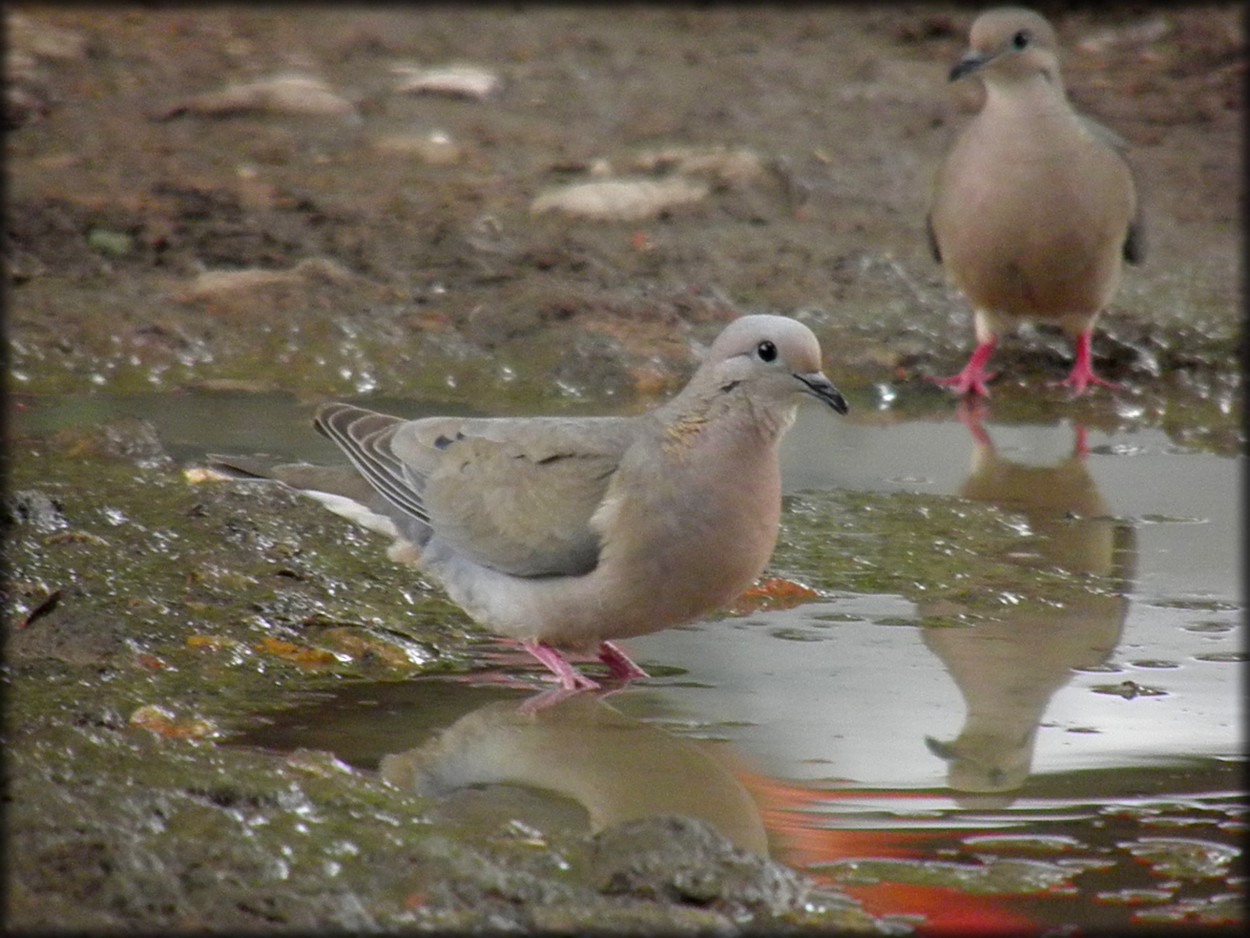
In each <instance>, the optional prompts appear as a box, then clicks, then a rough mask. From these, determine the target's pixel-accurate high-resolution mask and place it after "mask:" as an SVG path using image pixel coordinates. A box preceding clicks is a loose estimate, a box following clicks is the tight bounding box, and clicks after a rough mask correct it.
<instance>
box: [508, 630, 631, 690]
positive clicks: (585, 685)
mask: <svg viewBox="0 0 1250 938" xmlns="http://www.w3.org/2000/svg"><path fill="white" fill-rule="evenodd" d="M521 647H522V648H524V649H525V650H526V651H528V652H529V653H530V654H531V655H533V656H534V657H535V658H537V659H538V660H539V661H541V662H542V663H543V664H544V665H545V666H546V667H547V668H549V669H550V670H551V672H552V673H553V674H555V676H556V677H557V678H559V679H560V687H561V688H563V689H564V690H570V691H578V690H597V689H598V687H599V685H598V684H596V683H595V682H594V681H592V680H591V679H590V678H588V677H586V676H585V675H584V674H581V673H579V672H578V670H577V669H576V668H574V667H573V666H572V665H571V664H569V663H568V662H567V661H565V660H564V656H563V655H561V654H560V653H559V652H558V651H556V650H555V649H554V648H552V647H551V646H550V645H548V644H547V643H546V642H521ZM626 660H628V659H626Z"/></svg>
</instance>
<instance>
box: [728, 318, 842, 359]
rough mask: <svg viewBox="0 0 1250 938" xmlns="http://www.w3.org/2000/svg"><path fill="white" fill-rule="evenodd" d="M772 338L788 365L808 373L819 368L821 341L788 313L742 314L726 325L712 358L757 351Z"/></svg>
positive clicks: (729, 356)
mask: <svg viewBox="0 0 1250 938" xmlns="http://www.w3.org/2000/svg"><path fill="white" fill-rule="evenodd" d="M765 341H767V342H772V343H773V345H775V346H776V347H777V351H778V353H780V357H781V359H782V360H783V361H785V362H786V365H787V367H789V368H790V369H791V370H793V371H797V372H800V373H807V372H812V371H819V370H820V343H819V342H818V341H817V340H816V336H814V335H813V334H812V330H811V329H809V328H807V326H805V325H803V324H802V323H801V322H798V321H796V320H794V319H787V318H786V317H785V316H769V315H757V316H743V317H742V318H741V319H735V320H734V321H733V322H732V323H730V324H729V325H728V326H726V327H725V329H724V331H723V332H721V334H720V335H719V336H717V338H716V341H715V342H714V343H713V344H712V351H711V355H710V356H709V359H710V360H712V361H724V360H725V359H729V358H733V357H734V356H735V355H746V354H750V353H752V352H754V351H755V350H756V349H757V348H758V347H759V344H760V343H761V342H765Z"/></svg>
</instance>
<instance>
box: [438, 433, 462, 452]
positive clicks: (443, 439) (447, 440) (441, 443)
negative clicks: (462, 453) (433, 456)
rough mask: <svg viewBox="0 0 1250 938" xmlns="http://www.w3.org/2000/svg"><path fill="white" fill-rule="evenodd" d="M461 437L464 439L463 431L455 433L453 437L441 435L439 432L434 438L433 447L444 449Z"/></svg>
mask: <svg viewBox="0 0 1250 938" xmlns="http://www.w3.org/2000/svg"><path fill="white" fill-rule="evenodd" d="M463 439H464V434H463V433H457V434H456V435H455V437H447V436H443V435H442V434H441V433H440V434H439V435H438V437H437V438H436V439H435V440H434V448H435V449H446V448H447V447H449V446H451V444H452V443H458V442H459V441H460V440H463Z"/></svg>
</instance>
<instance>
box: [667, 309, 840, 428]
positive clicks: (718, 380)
mask: <svg viewBox="0 0 1250 938" xmlns="http://www.w3.org/2000/svg"><path fill="white" fill-rule="evenodd" d="M691 389H692V390H695V391H696V393H698V394H699V395H701V396H706V397H707V398H708V402H709V403H710V404H713V405H715V401H716V400H717V398H720V399H723V400H725V401H726V402H728V401H730V400H733V401H735V402H736V401H739V400H741V401H745V403H746V405H749V406H750V408H751V409H752V410H755V411H758V412H759V413H760V414H764V413H774V412H775V413H777V414H778V415H780V416H782V418H783V420H784V421H785V422H786V423H788V417H789V416H790V415H792V414H793V411H794V405H795V404H796V403H797V402H798V399H799V398H800V397H802V396H804V395H806V396H808V397H814V398H816V399H817V400H818V401H821V402H823V403H825V404H828V405H829V406H830V407H832V408H833V409H834V410H836V411H837V412H838V413H840V414H845V413H846V401H845V400H843V398H842V395H841V394H840V393H838V389H837V388H835V387H834V386H833V384H832V382H830V380H829V379H828V378H826V377H825V375H824V373H823V372H822V371H821V370H820V343H819V342H817V341H816V336H814V335H812V330H810V329H808V328H807V326H805V325H803V324H802V323H801V322H797V321H796V320H793V319H787V318H786V317H785V316H764V315H760V316H743V317H742V318H741V319H736V320H734V321H733V322H732V323H730V324H729V325H728V326H726V327H725V329H724V331H722V332H721V334H720V335H719V336H717V337H716V341H715V342H713V343H712V348H711V349H710V350H709V352H708V355H707V358H706V359H705V360H704V362H703V365H702V366H701V367H700V368H699V372H698V374H697V375H696V376H695V378H694V379H693V380H692V381H691ZM733 406H738V405H737V404H736V403H735V404H734V405H733Z"/></svg>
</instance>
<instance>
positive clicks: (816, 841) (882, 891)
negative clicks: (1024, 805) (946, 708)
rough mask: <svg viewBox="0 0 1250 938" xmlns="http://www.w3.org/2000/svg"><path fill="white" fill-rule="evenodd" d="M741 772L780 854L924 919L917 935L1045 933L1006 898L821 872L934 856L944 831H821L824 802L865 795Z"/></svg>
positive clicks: (869, 899)
mask: <svg viewBox="0 0 1250 938" xmlns="http://www.w3.org/2000/svg"><path fill="white" fill-rule="evenodd" d="M735 774H737V776H738V779H739V781H741V782H742V784H743V785H745V786H746V788H747V790H748V791H749V792H750V793H751V795H752V797H753V798H754V799H755V802H756V803H757V804H758V805H759V806H760V815H761V817H762V818H763V821H764V827H765V828H766V829H767V830H768V834H769V839H770V840H771V841H772V843H773V844H775V845H776V850H775V853H776V854H777V856H776V858H777V859H778V860H781V861H782V862H784V863H786V864H788V865H789V866H793V867H795V868H797V869H801V870H804V871H806V872H807V873H808V874H809V875H810V876H812V877H814V878H816V879H818V880H823V881H824V882H827V883H829V884H830V885H832V886H834V887H835V888H836V889H837V890H838V891H839V892H842V893H845V894H846V895H848V896H851V897H852V898H854V899H857V900H858V901H859V902H860V903H862V905H863V907H864V909H865V910H866V911H867V912H869V913H871V914H873V915H876V916H884V915H891V916H898V915H908V916H922V917H923V921H922V922H916V924H915V933H916V934H918V935H976V934H995V935H1001V934H1010V933H1033V934H1036V933H1037V931H1038V930H1039V925H1038V924H1037V923H1036V922H1033V921H1032V920H1031V919H1029V918H1027V917H1026V916H1024V915H1022V914H1020V913H1019V912H1015V911H1012V910H1011V909H1009V908H1006V907H1005V906H1004V904H1003V899H1002V897H1000V896H977V895H969V894H968V893H965V892H960V891H959V890H957V889H948V888H945V887H938V886H919V885H914V884H911V883H878V884H873V885H854V884H848V883H843V882H838V881H834V880H831V879H829V878H828V877H826V876H823V875H822V874H821V872H820V869H819V867H820V866H821V865H822V864H827V863H835V862H838V861H845V860H882V859H917V860H918V859H925V858H929V857H932V856H933V850H932V849H929V844H930V842H931V841H933V840H935V839H937V838H938V837H940V836H942V832H933V831H900V830H837V829H833V830H825V829H821V828H816V827H813V826H812V825H811V823H810V815H809V812H812V811H814V810H817V809H818V808H819V807H820V805H821V803H822V802H823V803H828V802H835V801H838V800H839V799H845V798H857V799H858V798H863V797H864V794H865V793H864V792H863V791H860V790H854V791H852V790H847V791H828V790H814V789H809V788H802V787H800V786H798V785H793V784H787V783H785V782H781V781H778V780H777V779H775V778H769V777H768V776H765V775H757V774H754V773H751V772H743V771H738V772H736V773H735ZM916 797H920V795H919V794H914V793H912V792H906V791H901V792H874V793H873V798H874V799H883V798H897V799H900V800H903V799H907V798H916ZM924 797H929V795H927V794H926V795H924ZM805 815H807V817H805ZM812 867H817V868H816V869H812Z"/></svg>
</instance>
